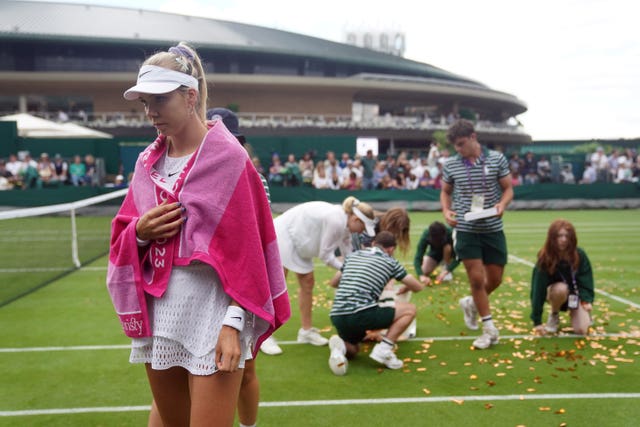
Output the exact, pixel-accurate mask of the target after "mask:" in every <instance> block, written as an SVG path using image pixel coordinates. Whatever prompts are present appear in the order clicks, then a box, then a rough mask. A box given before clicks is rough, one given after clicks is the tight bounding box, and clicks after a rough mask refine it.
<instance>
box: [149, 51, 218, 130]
mask: <svg viewBox="0 0 640 427" xmlns="http://www.w3.org/2000/svg"><path fill="white" fill-rule="evenodd" d="M142 65H156V66H158V67H163V68H167V69H169V70H173V71H178V72H180V73H185V74H188V75H190V76H192V77H195V79H196V80H198V104H197V106H196V110H197V112H198V118H200V120H201V121H202V122H203V123H205V122H206V120H207V97H208V93H207V80H206V78H205V75H204V69H203V68H202V61H201V60H200V56H198V53H197V52H196V50H195V49H194V48H192V47H191V46H189V45H188V44H187V43H185V42H180V43H178V44H177V45H176V46H173V47H171V48H169V50H168V51H167V52H158V53H156V54H154V55H152V56H150V57H149V58H147V60H146V61H144V63H143V64H142Z"/></svg>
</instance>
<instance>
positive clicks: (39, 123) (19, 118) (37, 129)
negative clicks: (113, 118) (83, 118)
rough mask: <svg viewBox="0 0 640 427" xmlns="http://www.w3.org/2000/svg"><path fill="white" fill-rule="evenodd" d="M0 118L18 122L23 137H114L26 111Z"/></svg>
mask: <svg viewBox="0 0 640 427" xmlns="http://www.w3.org/2000/svg"><path fill="white" fill-rule="evenodd" d="M0 120H2V121H10V122H16V123H17V124H18V136H21V137H23V138H105V139H106V138H113V136H111V135H109V134H108V133H104V132H99V131H97V130H93V129H90V128H87V127H84V126H80V125H77V124H75V123H56V122H52V121H49V120H45V119H41V118H40V117H36V116H32V115H30V114H26V113H20V114H11V115H9V116H2V117H0Z"/></svg>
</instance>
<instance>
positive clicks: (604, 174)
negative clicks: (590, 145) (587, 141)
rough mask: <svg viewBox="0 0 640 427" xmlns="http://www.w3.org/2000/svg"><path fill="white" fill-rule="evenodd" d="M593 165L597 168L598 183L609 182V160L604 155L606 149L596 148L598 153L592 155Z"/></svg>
mask: <svg viewBox="0 0 640 427" xmlns="http://www.w3.org/2000/svg"><path fill="white" fill-rule="evenodd" d="M590 161H591V164H592V165H593V167H595V168H596V175H597V181H598V182H607V181H608V180H609V159H608V158H607V155H606V154H605V153H604V148H602V147H598V148H596V152H595V153H593V154H592V155H591V159H590Z"/></svg>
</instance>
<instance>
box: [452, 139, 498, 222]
mask: <svg viewBox="0 0 640 427" xmlns="http://www.w3.org/2000/svg"><path fill="white" fill-rule="evenodd" d="M509 173H510V172H509V162H507V159H506V158H505V157H504V155H502V153H499V152H497V151H493V150H487V149H486V148H483V149H482V155H481V156H480V158H479V159H477V160H476V162H475V163H474V164H469V162H468V161H467V160H465V159H464V158H463V157H462V156H460V155H459V154H456V155H455V156H453V157H452V158H451V159H450V160H449V161H448V162H446V163H445V164H444V167H443V168H442V180H443V181H444V182H446V183H447V184H451V185H453V195H452V206H451V209H452V210H453V211H455V212H456V213H457V218H456V219H457V220H458V225H457V226H456V229H457V230H459V231H468V232H472V233H491V232H495V231H500V230H502V218H499V217H490V218H485V219H479V220H476V221H470V222H467V221H465V220H464V214H465V213H467V212H469V211H470V210H471V199H472V196H473V194H484V209H487V208H492V207H494V206H495V205H496V204H497V203H498V202H499V201H500V197H501V196H502V188H501V187H500V183H499V182H498V181H499V180H500V178H503V177H505V176H507V175H509Z"/></svg>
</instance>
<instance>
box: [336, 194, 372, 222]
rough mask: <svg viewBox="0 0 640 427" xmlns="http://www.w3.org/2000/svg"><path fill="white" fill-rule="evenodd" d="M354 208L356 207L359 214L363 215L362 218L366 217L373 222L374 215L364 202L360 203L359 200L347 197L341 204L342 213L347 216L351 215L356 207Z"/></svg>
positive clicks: (369, 206)
mask: <svg viewBox="0 0 640 427" xmlns="http://www.w3.org/2000/svg"><path fill="white" fill-rule="evenodd" d="M356 206H357V207H358V209H359V210H360V212H362V213H363V214H364V216H366V217H367V218H369V219H370V220H374V219H375V214H374V212H373V208H372V207H371V205H370V204H368V203H365V202H361V201H360V200H358V199H356V198H355V197H353V196H349V197H347V198H346V199H344V201H343V202H342V209H344V211H345V212H346V213H348V214H349V215H351V214H353V208H354V207H356Z"/></svg>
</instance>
